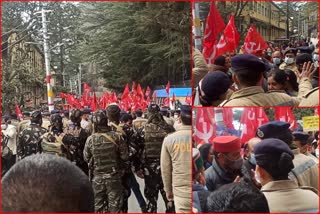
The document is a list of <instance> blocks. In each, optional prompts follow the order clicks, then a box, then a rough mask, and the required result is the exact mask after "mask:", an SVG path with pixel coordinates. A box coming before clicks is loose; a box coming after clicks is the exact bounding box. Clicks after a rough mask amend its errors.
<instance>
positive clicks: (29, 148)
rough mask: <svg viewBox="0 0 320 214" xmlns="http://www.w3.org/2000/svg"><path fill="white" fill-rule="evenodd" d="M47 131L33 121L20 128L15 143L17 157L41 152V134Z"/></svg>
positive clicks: (20, 157)
mask: <svg viewBox="0 0 320 214" xmlns="http://www.w3.org/2000/svg"><path fill="white" fill-rule="evenodd" d="M47 131H48V130H46V129H44V128H42V127H40V126H39V125H38V124H35V123H31V124H30V125H29V127H27V128H25V129H24V130H22V132H21V133H20V134H19V137H18V143H17V155H18V159H19V160H21V159H23V158H25V157H27V156H29V155H32V154H37V153H41V152H42V148H41V136H42V135H43V134H44V133H46V132H47Z"/></svg>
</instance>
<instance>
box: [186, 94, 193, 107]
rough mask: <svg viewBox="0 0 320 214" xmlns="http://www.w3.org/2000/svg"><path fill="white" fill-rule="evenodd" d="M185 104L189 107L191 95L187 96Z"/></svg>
mask: <svg viewBox="0 0 320 214" xmlns="http://www.w3.org/2000/svg"><path fill="white" fill-rule="evenodd" d="M185 102H186V104H187V105H191V102H192V98H191V95H190V96H189V94H187V96H186V99H185Z"/></svg>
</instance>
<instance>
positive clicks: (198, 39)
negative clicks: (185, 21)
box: [192, 2, 202, 51]
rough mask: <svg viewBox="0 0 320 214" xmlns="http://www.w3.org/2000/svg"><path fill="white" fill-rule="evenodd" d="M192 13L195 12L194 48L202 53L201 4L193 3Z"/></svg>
mask: <svg viewBox="0 0 320 214" xmlns="http://www.w3.org/2000/svg"><path fill="white" fill-rule="evenodd" d="M192 12H193V26H194V46H195V48H197V49H198V50H200V51H202V44H201V30H200V12H199V2H194V3H193V7H192Z"/></svg>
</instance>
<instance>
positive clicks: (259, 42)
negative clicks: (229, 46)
mask: <svg viewBox="0 0 320 214" xmlns="http://www.w3.org/2000/svg"><path fill="white" fill-rule="evenodd" d="M266 48H268V44H267V43H266V42H265V41H264V40H263V38H262V36H261V35H260V34H259V32H258V31H257V30H256V28H255V27H254V25H253V24H251V27H250V29H249V31H248V33H247V36H246V38H245V40H244V44H243V46H242V51H243V53H247V54H256V53H257V52H259V51H263V50H265V49H266Z"/></svg>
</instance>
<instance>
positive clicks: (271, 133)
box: [256, 121, 319, 190]
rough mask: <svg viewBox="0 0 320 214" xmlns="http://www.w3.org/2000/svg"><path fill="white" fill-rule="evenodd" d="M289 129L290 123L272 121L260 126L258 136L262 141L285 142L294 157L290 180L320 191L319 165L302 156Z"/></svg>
mask: <svg viewBox="0 0 320 214" xmlns="http://www.w3.org/2000/svg"><path fill="white" fill-rule="evenodd" d="M289 127H290V123H287V122H282V121H272V122H269V123H266V124H264V125H262V126H260V127H259V128H258V129H257V132H256V135H257V137H259V138H261V139H267V138H277V139H280V140H282V141H284V142H285V143H286V144H287V145H288V146H289V147H290V149H291V150H292V153H293V155H294V159H293V164H294V167H293V168H292V170H291V172H290V174H289V176H290V178H291V179H292V180H294V181H295V182H296V183H297V184H298V185H299V186H310V187H313V188H315V189H316V190H318V188H319V187H318V186H319V185H318V177H319V170H318V165H317V163H316V162H314V161H313V160H312V158H310V157H308V156H306V155H303V154H301V153H300V150H299V148H298V147H297V146H296V145H295V144H293V136H292V133H291V131H290V129H289ZM258 145H259V144H258Z"/></svg>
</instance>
